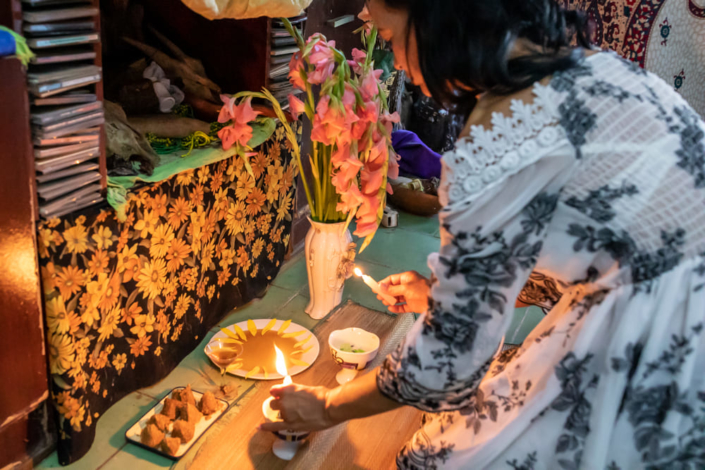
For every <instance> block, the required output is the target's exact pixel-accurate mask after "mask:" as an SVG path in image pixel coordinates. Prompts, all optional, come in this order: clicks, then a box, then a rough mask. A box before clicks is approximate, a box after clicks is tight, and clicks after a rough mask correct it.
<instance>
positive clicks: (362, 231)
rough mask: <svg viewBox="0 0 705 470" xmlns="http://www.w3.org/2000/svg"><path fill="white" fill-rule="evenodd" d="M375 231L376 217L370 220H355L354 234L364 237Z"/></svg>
mask: <svg viewBox="0 0 705 470" xmlns="http://www.w3.org/2000/svg"><path fill="white" fill-rule="evenodd" d="M376 231H377V219H375V220H374V221H372V222H360V221H359V220H358V221H357V229H356V230H355V233H354V235H355V236H356V237H359V238H365V237H367V236H368V235H372V234H373V233H375V232H376Z"/></svg>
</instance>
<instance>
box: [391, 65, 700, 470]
mask: <svg viewBox="0 0 705 470" xmlns="http://www.w3.org/2000/svg"><path fill="white" fill-rule="evenodd" d="M511 109H512V114H511V115H510V116H502V115H499V114H495V115H494V117H493V120H492V129H491V130H486V129H484V128H482V127H474V128H473V129H472V132H471V138H470V139H467V140H461V141H460V142H458V144H457V148H456V149H455V150H454V151H452V152H449V153H448V154H446V155H445V156H444V174H443V180H442V187H441V193H440V194H441V199H442V202H443V204H444V209H443V210H442V212H441V214H440V223H441V227H442V230H441V234H442V237H441V248H440V252H439V253H435V254H433V255H431V256H430V257H429V264H430V266H431V268H432V270H433V274H434V276H433V286H432V295H431V296H432V301H431V307H430V309H429V312H428V313H427V314H425V315H423V316H422V317H421V318H420V319H419V321H418V322H417V323H416V325H415V326H414V328H413V330H412V331H411V332H410V333H409V335H408V336H407V337H406V339H405V340H404V342H403V343H402V344H401V345H400V347H399V349H398V350H397V351H396V352H395V353H393V354H392V355H390V356H389V357H388V358H387V360H386V361H385V363H384V366H383V367H382V369H381V370H380V373H379V375H378V386H379V388H380V390H381V391H382V392H383V393H384V394H385V395H387V396H389V397H391V398H392V399H394V400H398V401H400V402H403V403H406V404H409V405H413V406H415V407H417V408H420V409H422V410H424V411H427V412H428V413H427V414H426V415H425V418H424V423H423V426H422V428H421V429H420V430H419V431H418V432H417V433H416V435H415V436H414V438H413V439H412V440H411V441H410V442H409V443H408V444H407V445H406V446H405V447H404V448H403V449H402V450H401V452H400V453H399V456H398V459H397V465H398V466H399V468H404V469H440V468H452V469H456V468H473V469H483V468H490V469H500V468H501V469H512V468H513V469H523V470H529V469H571V470H572V469H579V468H580V469H635V468H654V469H655V468H673V469H703V468H705V331H703V323H704V322H705V288H703V286H704V285H705V257H704V256H703V253H705V137H704V136H705V124H704V123H703V122H702V121H701V120H700V118H699V117H698V115H697V114H696V113H695V112H694V111H693V110H692V109H691V108H690V107H689V106H688V105H687V104H686V102H685V101H684V100H683V99H682V98H681V97H680V96H679V95H678V94H677V93H676V92H674V91H673V90H672V89H671V88H670V87H669V86H668V85H666V83H665V82H663V81H661V80H660V79H659V78H657V77H656V76H654V75H651V74H648V73H646V72H644V71H643V70H641V69H639V68H638V67H636V66H634V65H632V64H630V63H629V62H625V61H623V60H622V59H620V58H619V57H618V56H616V55H615V54H613V53H598V54H595V55H592V56H590V57H588V58H586V59H584V60H583V62H582V63H581V64H580V65H579V66H577V67H575V68H573V69H571V70H569V71H567V72H564V73H560V74H557V75H556V76H554V77H553V78H552V79H551V81H550V83H549V84H548V85H547V86H543V85H540V84H537V85H535V87H534V101H533V103H530V104H527V103H523V102H519V101H515V102H513V104H512V107H511ZM517 298H519V299H520V300H522V301H524V302H525V303H530V304H534V305H540V306H542V307H543V308H544V309H546V311H547V315H546V317H545V319H544V320H543V321H542V322H541V323H540V324H539V325H538V326H537V327H536V328H535V329H534V331H533V332H532V333H531V334H530V335H529V336H528V337H527V338H526V340H525V341H524V343H523V344H522V345H521V347H519V348H516V349H513V350H509V351H505V352H503V353H501V354H497V350H498V346H499V343H500V341H501V339H502V337H503V336H504V333H505V331H506V330H507V328H508V326H509V324H510V322H511V320H512V313H513V311H514V303H515V300H516V299H517Z"/></svg>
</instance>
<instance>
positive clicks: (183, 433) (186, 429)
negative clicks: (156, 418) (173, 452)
mask: <svg viewBox="0 0 705 470" xmlns="http://www.w3.org/2000/svg"><path fill="white" fill-rule="evenodd" d="M195 432H196V426H195V425H194V424H193V423H189V422H188V421H184V420H183V419H180V420H178V421H177V422H175V423H174V428H173V429H172V431H171V437H178V438H179V439H181V443H182V444H186V443H187V442H188V441H190V440H191V439H193V435H194V434H195Z"/></svg>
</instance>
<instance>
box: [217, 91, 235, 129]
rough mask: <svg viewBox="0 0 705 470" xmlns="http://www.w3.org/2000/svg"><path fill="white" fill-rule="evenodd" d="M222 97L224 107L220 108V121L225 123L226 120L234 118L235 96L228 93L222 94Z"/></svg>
mask: <svg viewBox="0 0 705 470" xmlns="http://www.w3.org/2000/svg"><path fill="white" fill-rule="evenodd" d="M220 99H221V100H223V107H222V108H220V114H219V115H218V122H219V123H221V124H225V123H226V122H228V121H230V120H231V119H233V115H234V109H233V108H234V106H235V98H233V97H231V96H228V95H220Z"/></svg>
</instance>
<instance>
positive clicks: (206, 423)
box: [125, 387, 230, 460]
mask: <svg viewBox="0 0 705 470" xmlns="http://www.w3.org/2000/svg"><path fill="white" fill-rule="evenodd" d="M184 388H185V387H176V388H175V389H174V390H183V389H184ZM174 390H172V391H171V392H169V393H168V394H167V395H166V396H165V397H164V398H162V400H161V401H160V402H159V403H157V404H156V405H155V406H154V407H153V408H152V409H151V410H149V411H148V412H147V413H146V414H145V415H144V416H142V417H141V418H140V419H139V421H137V422H136V423H135V424H134V425H133V426H132V427H131V428H130V429H128V430H127V432H126V433H125V438H126V439H127V442H131V443H132V444H137V445H138V446H140V447H143V448H145V449H147V450H151V451H152V452H154V453H156V454H159V455H162V456H164V457H166V458H169V459H171V460H179V459H180V458H181V457H183V456H184V454H185V453H186V452H188V450H189V449H190V448H191V447H192V446H193V445H194V444H195V443H196V441H198V439H199V438H200V437H201V436H202V435H203V434H205V432H206V431H207V430H208V428H210V427H211V426H212V425H213V423H215V422H216V421H218V420H219V419H220V417H221V416H223V415H224V414H225V412H226V411H227V410H228V407H229V406H230V405H229V404H228V402H227V401H225V400H220V399H218V398H216V400H218V401H219V402H220V403H221V404H222V405H223V406H222V407H221V408H220V410H218V411H216V412H215V413H213V414H212V415H210V416H209V417H208V418H206V417H205V416H204V417H203V419H201V420H200V421H199V422H198V424H197V425H196V432H195V433H194V434H193V439H191V440H190V441H189V442H187V443H186V444H181V447H179V450H178V451H177V452H176V455H170V454H167V453H166V452H162V450H161V448H155V447H149V446H147V445H144V444H142V441H141V440H140V434H142V430H143V429H144V428H146V427H147V421H149V419H150V418H151V417H152V416H154V415H155V414H159V413H161V412H162V408H164V402H165V401H166V399H167V398H171V397H172V395H173V393H174ZM192 391H193V396H194V398H195V399H196V403H198V402H200V401H201V397H202V396H203V393H201V392H197V391H196V390H192Z"/></svg>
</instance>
